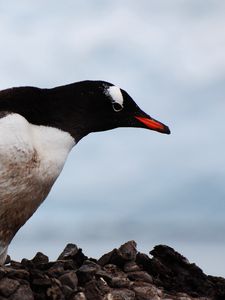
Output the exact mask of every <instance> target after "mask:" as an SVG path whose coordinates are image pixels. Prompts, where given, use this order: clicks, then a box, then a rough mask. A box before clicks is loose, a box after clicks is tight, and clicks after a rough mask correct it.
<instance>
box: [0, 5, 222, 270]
mask: <svg viewBox="0 0 225 300" xmlns="http://www.w3.org/2000/svg"><path fill="white" fill-rule="evenodd" d="M224 28H225V3H224V2H223V1H216V0H211V1H209V0H207V1H206V0H204V1H203V0H202V1H197V2H196V1H195V0H171V1H165V0H155V1H152V0H140V1H135V0H124V1H119V0H115V1H113V2H112V1H103V0H102V1H90V0H87V1H81V0H80V1H72V0H71V1H63V2H62V1H52V0H51V1H44V0H40V1H31V0H29V1H28V0H27V1H25V0H21V1H19V2H15V1H12V0H9V1H7V2H6V1H0V36H1V47H0V54H1V55H0V70H1V71H0V88H1V89H4V88H8V87H12V86H20V85H33V86H39V87H53V86H56V85H62V84H66V83H71V82H75V81H78V80H84V79H103V80H106V81H110V82H112V83H114V84H117V85H119V86H120V87H122V88H124V89H126V90H127V91H128V93H129V94H130V95H131V96H132V97H133V98H134V100H135V101H136V102H137V103H138V104H139V105H140V106H141V107H142V108H143V109H144V110H145V111H146V112H148V113H149V114H150V115H152V116H153V117H155V118H157V119H159V120H161V121H162V122H164V123H165V124H167V125H169V126H170V128H171V131H172V134H171V135H170V136H165V135H160V134H158V133H155V132H150V131H147V130H140V129H117V130H114V131H109V132H104V133H98V134H92V135H90V136H88V137H86V138H85V139H84V140H82V141H81V142H80V143H79V144H78V145H77V146H76V147H75V149H74V150H73V151H72V153H71V155H70V157H69V160H68V161H67V164H66V166H65V168H64V170H63V173H62V174H61V176H60V178H59V179H58V181H57V182H56V185H55V186H54V188H53V190H52V192H51V194H50V195H49V198H48V199H47V200H46V202H45V203H44V204H43V205H42V206H41V207H40V208H39V210H38V211H37V212H36V214H35V215H34V216H33V217H32V219H31V220H30V221H29V222H28V223H27V224H26V225H25V226H24V227H23V228H22V229H21V230H20V232H19V233H18V235H17V236H16V238H15V240H14V242H13V243H12V245H11V247H10V251H9V252H10V253H11V254H12V256H13V257H14V258H21V257H24V256H27V257H31V256H32V255H33V254H34V253H35V252H36V251H38V250H42V251H44V252H45V253H46V254H48V255H50V256H51V257H52V258H54V257H56V256H57V254H58V253H59V252H60V250H61V249H62V248H63V247H64V245H65V244H66V243H67V242H73V243H77V244H78V245H79V246H80V247H82V248H84V251H85V252H86V253H87V254H88V255H92V256H95V255H96V256H99V255H101V254H102V253H103V252H104V251H107V250H111V247H116V246H119V244H120V243H123V242H124V241H126V240H128V239H135V240H137V242H138V246H139V249H140V250H143V251H145V252H147V251H148V250H150V249H151V248H152V247H153V246H154V245H155V244H156V243H163V244H168V245H170V246H172V247H175V248H176V249H177V250H179V251H180V252H182V254H184V255H185V256H187V257H188V258H189V259H190V260H191V261H195V262H196V263H198V264H199V265H200V266H201V267H203V270H204V271H206V272H208V273H212V274H215V275H223V276H225V272H224V267H223V266H224V264H223V263H222V262H225V238H224V231H225V218H224V215H225V185H224V178H225V159H224V153H225V141H224V129H225V126H224V113H225V97H224V95H225V84H224V82H225V33H224ZM212 256H215V257H217V258H218V261H216V262H215V265H212V263H211V262H210V260H211V258H212Z"/></svg>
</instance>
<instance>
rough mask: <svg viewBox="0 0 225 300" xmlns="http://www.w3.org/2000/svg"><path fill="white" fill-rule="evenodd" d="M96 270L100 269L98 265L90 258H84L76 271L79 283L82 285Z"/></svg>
mask: <svg viewBox="0 0 225 300" xmlns="http://www.w3.org/2000/svg"><path fill="white" fill-rule="evenodd" d="M98 270H100V266H99V265H97V264H96V263H94V262H92V261H90V260H86V261H85V262H84V264H83V265H82V266H81V267H80V268H79V269H78V271H77V275H78V277H79V283H80V284H81V285H83V284H84V283H86V282H88V281H90V280H91V279H92V278H93V276H94V274H95V273H96V272H97V271H98Z"/></svg>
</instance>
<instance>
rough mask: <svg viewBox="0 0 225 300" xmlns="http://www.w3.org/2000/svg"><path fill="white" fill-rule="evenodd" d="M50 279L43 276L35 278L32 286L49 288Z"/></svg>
mask: <svg viewBox="0 0 225 300" xmlns="http://www.w3.org/2000/svg"><path fill="white" fill-rule="evenodd" d="M51 283H52V282H51V279H50V278H49V277H48V276H45V277H44V278H35V279H34V280H33V281H32V285H38V286H42V287H45V286H50V285H51Z"/></svg>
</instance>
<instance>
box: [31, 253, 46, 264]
mask: <svg viewBox="0 0 225 300" xmlns="http://www.w3.org/2000/svg"><path fill="white" fill-rule="evenodd" d="M31 261H32V262H33V263H34V264H35V265H40V264H47V263H48V262H49V259H48V256H46V255H45V254H43V253H41V252H37V254H36V255H35V257H34V258H33V259H32V260H31Z"/></svg>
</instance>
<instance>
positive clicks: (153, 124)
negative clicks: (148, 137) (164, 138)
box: [135, 116, 170, 134]
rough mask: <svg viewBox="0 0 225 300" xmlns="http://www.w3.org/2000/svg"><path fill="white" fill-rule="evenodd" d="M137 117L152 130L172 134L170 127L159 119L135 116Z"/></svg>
mask: <svg viewBox="0 0 225 300" xmlns="http://www.w3.org/2000/svg"><path fill="white" fill-rule="evenodd" d="M135 118H136V119H137V120H138V121H140V122H141V123H142V124H144V125H145V126H146V127H147V128H149V129H151V130H155V131H158V132H161V133H166V134H170V130H169V127H168V126H166V125H164V124H163V123H161V122H159V121H157V120H154V119H152V118H150V117H148V118H146V117H139V116H135Z"/></svg>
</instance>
